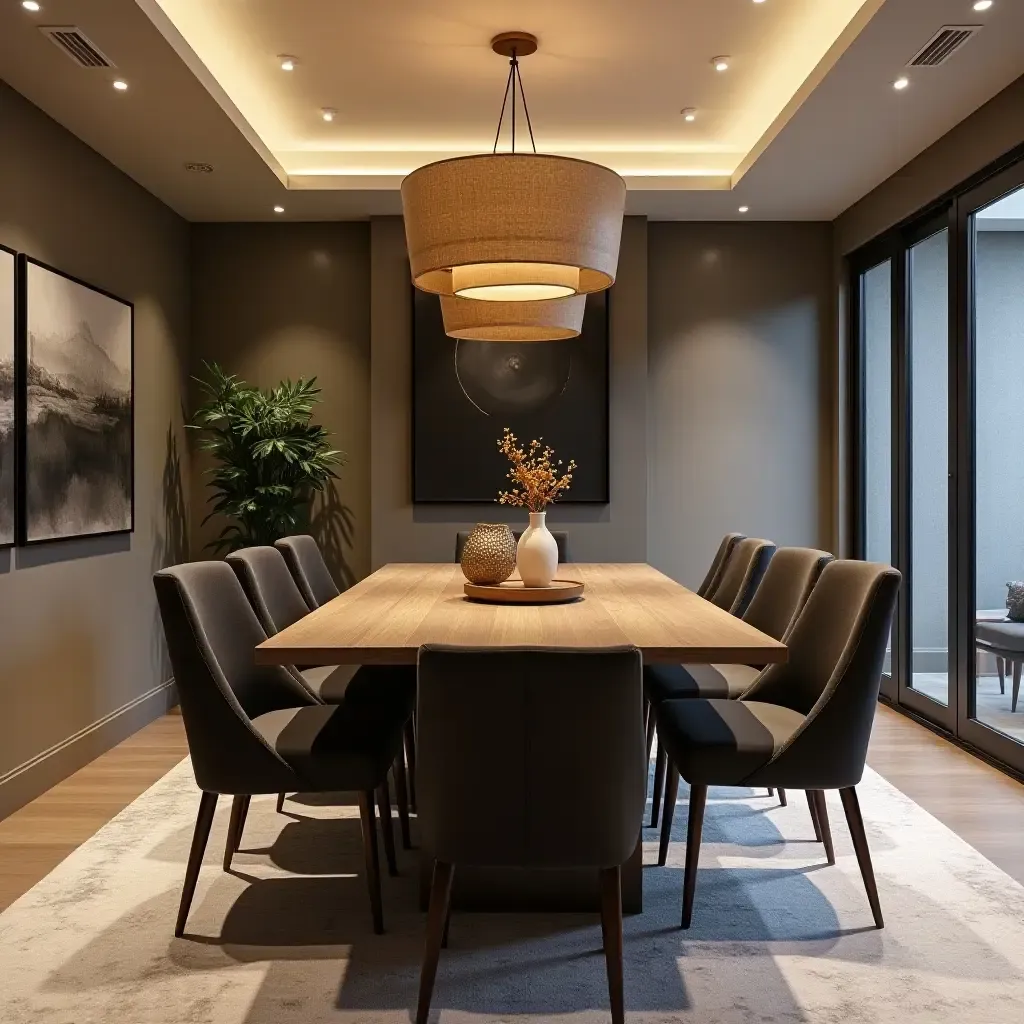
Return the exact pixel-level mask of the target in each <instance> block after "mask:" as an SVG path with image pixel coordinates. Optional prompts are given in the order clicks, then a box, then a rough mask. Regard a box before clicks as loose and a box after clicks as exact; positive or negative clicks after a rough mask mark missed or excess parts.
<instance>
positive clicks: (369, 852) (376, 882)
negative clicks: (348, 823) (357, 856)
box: [359, 789, 384, 935]
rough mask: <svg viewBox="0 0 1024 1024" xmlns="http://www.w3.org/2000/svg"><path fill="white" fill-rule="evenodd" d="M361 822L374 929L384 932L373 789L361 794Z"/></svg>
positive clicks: (378, 932) (381, 933)
mask: <svg viewBox="0 0 1024 1024" xmlns="http://www.w3.org/2000/svg"><path fill="white" fill-rule="evenodd" d="M359 823H360V824H361V825H362V829H363V857H364V858H365V860H366V887H367V889H369V891H370V911H371V912H372V914H373V930H374V932H375V933H376V934H377V935H383V934H384V908H383V906H382V905H381V900H380V864H379V862H378V859H377V823H376V822H375V821H374V820H373V790H372V789H367V790H364V791H363V792H361V793H360V794H359Z"/></svg>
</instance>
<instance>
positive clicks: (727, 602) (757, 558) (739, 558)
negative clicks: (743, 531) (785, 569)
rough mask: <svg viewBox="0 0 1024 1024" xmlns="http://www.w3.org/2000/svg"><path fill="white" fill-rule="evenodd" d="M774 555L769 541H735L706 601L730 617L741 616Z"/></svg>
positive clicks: (753, 538)
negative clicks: (728, 613) (730, 615)
mask: <svg viewBox="0 0 1024 1024" xmlns="http://www.w3.org/2000/svg"><path fill="white" fill-rule="evenodd" d="M774 554H775V545H774V544H773V543H772V542H771V541H770V540H761V539H760V538H758V537H744V538H743V540H738V541H737V542H736V543H735V544H734V545H733V546H732V550H731V551H730V552H729V554H728V555H727V556H726V559H725V562H724V563H723V564H722V571H721V573H720V574H719V577H718V583H717V585H716V586H715V588H714V590H713V591H712V592H711V593H709V594H708V595H707V600H709V601H710V602H711V603H712V604H715V605H718V607H719V608H722V609H724V610H725V611H727V612H730V613H731V614H732V615H742V614H743V613H744V612H745V611H746V610H747V605H748V604H750V602H751V600H752V599H753V597H754V593H755V591H756V590H757V587H758V584H759V583H760V582H761V577H762V576H764V574H765V571H766V570H767V569H768V563H769V562H770V561H771V560H772V555H774Z"/></svg>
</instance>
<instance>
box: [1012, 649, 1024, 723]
mask: <svg viewBox="0 0 1024 1024" xmlns="http://www.w3.org/2000/svg"><path fill="white" fill-rule="evenodd" d="M1021 665H1022V663H1021V662H1019V661H1015V662H1014V663H1013V693H1012V694H1011V695H1010V711H1011V712H1013V711H1016V710H1017V698H1018V697H1019V696H1020V670H1021Z"/></svg>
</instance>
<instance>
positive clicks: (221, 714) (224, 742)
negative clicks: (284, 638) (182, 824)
mask: <svg viewBox="0 0 1024 1024" xmlns="http://www.w3.org/2000/svg"><path fill="white" fill-rule="evenodd" d="M153 584H154V586H155V588H156V596H157V602H158V604H159V606H160V618H161V620H162V621H163V626H164V635H165V637H166V638H167V649H168V653H169V654H170V657H171V665H172V667H173V668H174V681H175V683H176V685H177V689H178V696H179V698H180V700H181V714H182V718H183V719H184V722H185V731H186V733H187V735H188V745H189V751H190V753H191V755H192V768H193V770H194V772H195V776H196V782H197V783H198V784H199V786H200V787H201V788H202V789H204V790H207V791H209V792H213V793H216V792H221V793H231V792H242V793H245V792H253V790H252V789H245V788H244V787H245V786H248V785H252V784H253V782H254V777H255V778H256V779H258V778H261V777H263V778H265V777H267V776H268V775H273V774H275V773H278V772H279V770H280V769H281V768H284V767H285V765H284V762H283V761H281V759H280V758H279V757H278V755H277V754H276V753H275V752H274V751H273V750H272V749H271V748H270V747H269V746H268V745H267V744H266V743H265V742H264V741H263V740H262V739H261V738H260V736H259V735H258V734H257V733H256V732H255V730H254V729H253V728H252V725H251V723H250V720H251V719H253V718H255V717H257V716H258V715H262V714H265V713H266V712H268V711H278V710H280V709H282V708H295V707H302V706H304V705H307V704H313V703H315V699H314V698H313V697H311V696H310V694H309V692H308V690H306V688H305V687H304V686H303V685H302V683H301V682H300V681H299V679H298V678H297V677H296V676H295V675H294V674H293V673H292V672H291V671H290V670H289V669H287V668H284V667H283V666H276V665H263V666H261V665H257V664H256V663H255V661H254V659H253V648H255V647H256V645H257V644H259V643H262V642H263V641H264V640H266V638H267V634H266V633H265V632H264V630H263V628H262V627H261V626H260V624H259V621H258V620H257V618H256V614H255V613H254V612H253V610H252V607H251V606H250V604H249V602H248V600H247V599H246V596H245V594H244V593H243V592H242V587H241V584H240V583H239V582H238V579H237V578H236V577H235V574H234V572H233V571H232V569H231V567H230V566H229V565H228V564H227V563H226V562H192V563H190V564H187V565H175V566H171V567H170V568H169V569H161V570H160V571H159V572H158V573H156V574H155V575H154V577H153ZM239 787H243V788H239Z"/></svg>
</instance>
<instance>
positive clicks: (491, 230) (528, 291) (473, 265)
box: [402, 32, 626, 337]
mask: <svg viewBox="0 0 1024 1024" xmlns="http://www.w3.org/2000/svg"><path fill="white" fill-rule="evenodd" d="M491 49H493V50H494V52H495V53H498V54H501V55H502V56H505V57H508V58H509V74H508V81H507V82H506V85H505V98H504V100H503V102H502V106H501V115H500V117H499V118H498V131H497V134H496V135H495V139H494V149H493V151H492V152H491V153H485V154H480V155H476V156H464V157H456V158H455V159H452V160H440V161H437V162H436V163H432V164H427V165H426V166H424V167H420V168H419V169H418V170H415V171H413V172H412V173H411V174H409V175H408V176H407V177H406V178H405V180H404V181H403V182H402V209H403V212H404V215H405V234H406V243H407V245H408V249H409V262H410V265H411V268H412V278H413V283H414V284H415V286H416V287H417V288H419V289H421V290H422V291H426V292H433V293H434V294H437V295H442V296H458V297H459V298H460V299H462V300H465V301H471V302H474V303H487V302H493V303H497V304H500V305H503V306H505V305H507V304H509V303H512V302H514V303H531V302H538V303H540V302H543V303H548V302H550V301H552V300H559V299H565V298H567V297H571V296H582V295H586V294H587V293H588V292H596V291H601V290H603V289H605V288H608V287H610V286H611V285H612V284H613V283H614V281H615V271H616V267H617V265H618V260H619V241H620V238H621V235H622V215H623V208H624V206H625V200H626V184H625V182H624V181H623V180H622V178H620V177H619V175H618V174H616V173H615V172H614V171H612V170H610V169H609V168H607V167H602V166H601V165H600V164H595V163H591V162H589V161H587V160H575V159H572V158H569V157H562V156H553V155H550V154H541V153H538V152H537V148H536V145H535V144H534V142H533V125H532V124H531V122H530V113H529V110H528V108H527V106H526V97H525V95H524V94H523V91H522V79H521V77H520V74H519V58H520V57H524V56H527V55H529V54H531V53H533V52H535V51H536V49H537V40H536V38H535V37H533V36H531V35H529V34H528V33H525V32H506V33H503V34H502V35H500V36H496V37H495V38H494V39H493V40H492V41H491ZM517 92H518V102H520V103H521V104H522V107H523V112H524V113H525V115H526V124H527V128H528V129H529V133H530V142H531V148H532V150H533V151H532V152H530V153H522V152H519V153H517V152H516V151H515V144H516V138H515V135H516V106H517ZM510 93H511V97H512V103H511V108H512V110H511V113H512V118H511V121H512V152H511V153H499V152H498V141H499V138H500V135H501V126H502V122H503V120H504V117H505V110H506V107H507V106H508V100H509V94H510ZM581 305H582V303H580V306H581ZM573 308H575V307H573ZM557 309H558V307H550V310H551V312H550V313H549V314H548V315H549V318H550V317H551V316H560V317H562V318H563V319H564V318H565V316H566V315H567V314H566V313H565V311H564V310H559V311H558V313H557V314H556V313H555V312H554V311H555V310H557ZM453 310H454V307H453V306H451V305H448V312H449V313H452V312H453ZM481 315H482V314H481ZM506 318H507V314H506ZM498 319H499V320H500V319H502V318H501V317H499V318H498ZM577 326H578V325H577ZM576 333H578V330H577V331H576ZM563 336H564V335H563ZM569 336H570V337H571V336H573V335H569Z"/></svg>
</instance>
